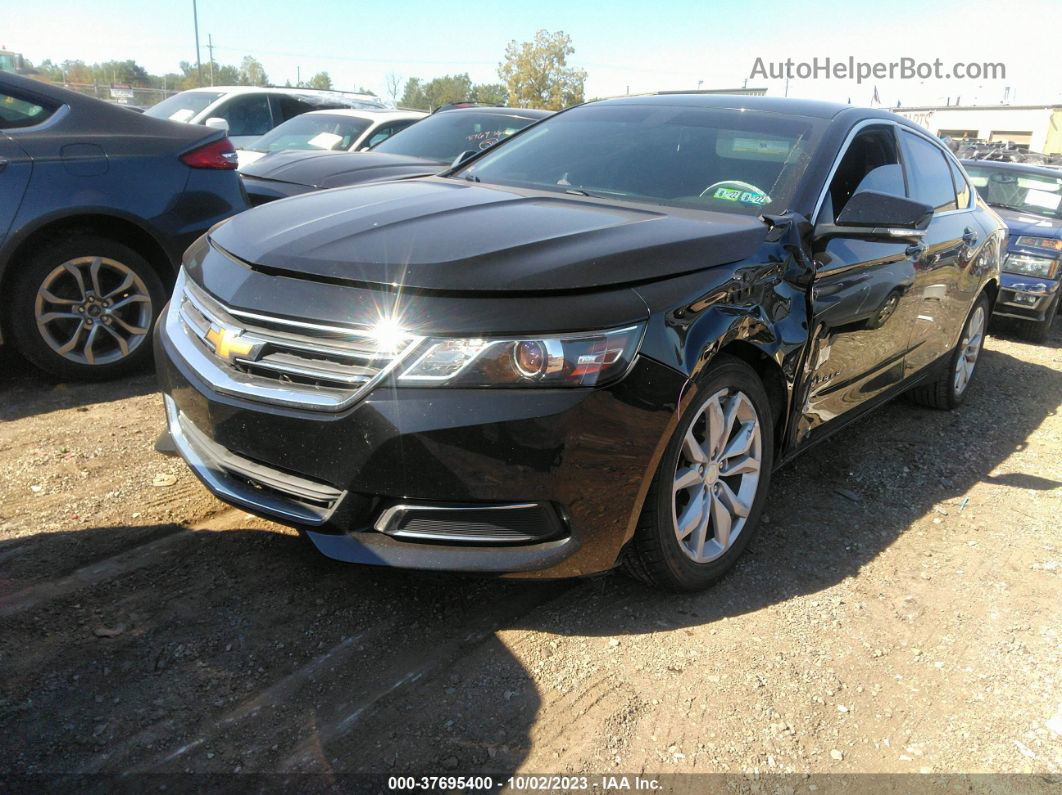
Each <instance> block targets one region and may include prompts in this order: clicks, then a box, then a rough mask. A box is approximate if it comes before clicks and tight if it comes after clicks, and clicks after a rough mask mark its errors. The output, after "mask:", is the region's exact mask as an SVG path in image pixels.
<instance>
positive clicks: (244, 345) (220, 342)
mask: <svg viewBox="0 0 1062 795" xmlns="http://www.w3.org/2000/svg"><path fill="white" fill-rule="evenodd" d="M206 340H207V342H209V343H210V344H211V345H212V346H213V347H214V353H215V354H217V355H218V356H219V357H220V358H222V359H226V360H228V361H230V362H231V361H233V360H234V359H235V358H236V357H237V356H249V355H250V354H251V352H252V351H253V350H254V348H255V346H254V343H253V342H248V341H247V340H243V339H240V332H239V331H233V330H232V329H230V328H219V327H218V326H211V327H210V330H209V331H208V332H207V333H206Z"/></svg>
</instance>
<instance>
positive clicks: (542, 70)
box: [26, 30, 586, 110]
mask: <svg viewBox="0 0 1062 795" xmlns="http://www.w3.org/2000/svg"><path fill="white" fill-rule="evenodd" d="M574 52H575V48H574V47H573V46H572V40H571V37H570V36H569V35H568V34H566V33H564V31H556V32H554V33H550V32H548V31H546V30H540V31H538V32H537V33H536V34H535V38H534V40H532V41H525V42H522V43H517V42H516V41H515V40H514V41H510V42H509V44H508V46H506V48H505V53H504V56H503V58H502V61H501V63H499V64H498V77H499V80H500V82H496V83H479V84H476V83H473V82H472V79H471V78H470V77H469V75H468V73H467V72H464V73H460V74H452V75H443V76H441V77H436V78H433V79H431V80H425V79H422V78H419V77H410V78H408V79H406V80H405V82H404V84H403V81H402V78H401V77H400V76H399V75H397V74H395V73H393V72H391V73H389V74H388V75H387V77H386V83H387V92H388V93H389V94H390V96H391V99H392V100H394V102H395V103H396V104H397V105H399V106H401V107H406V108H416V109H421V110H434V109H435V108H438V107H439V106H441V105H445V104H447V103H450V102H464V101H472V102H481V103H484V104H487V105H505V106H512V107H519V108H544V109H548V110H560V109H561V108H565V107H568V106H570V105H575V104H578V103H580V102H582V101H583V86H584V84H585V82H586V72H585V71H584V70H583V69H578V68H575V67H570V66H568V57H569V56H570V55H572V54H573V53H574ZM26 66H27V71H29V72H30V74H31V75H32V76H36V77H39V78H41V79H44V80H49V81H51V82H55V83H73V84H97V85H125V86H131V87H134V88H155V89H165V90H170V91H183V90H186V89H189V88H198V87H201V86H210V85H218V86H232V85H239V86H267V85H270V81H269V75H268V74H266V71H265V68H264V67H263V66H262V64H261V62H259V61H258V60H257V59H256V58H254V57H253V56H251V55H247V56H245V57H244V58H243V60H242V61H241V62H240V63H239V65H234V64H222V63H218V62H216V61H214V60H210V61H208V62H207V63H205V64H203V65H202V68H199V67H197V65H196V64H194V63H191V62H189V61H181V63H180V71H179V72H169V73H167V74H162V75H154V74H150V73H149V72H148V71H147V70H146V69H145V68H144V67H143V66H141V65H140V64H138V63H137V62H136V61H134V60H126V61H104V62H102V63H93V64H86V63H85V62H84V61H80V60H66V61H61V62H54V61H52V60H51V59H47V60H44V61H42V62H41V63H40V64H39V65H37V66H36V67H34V66H33V65H32V64H29V63H28V62H27V63H26ZM286 85H287V86H288V87H292V85H291V82H290V81H288V82H287V83H286ZM295 87H301V88H317V89H331V88H333V87H334V86H333V83H332V78H331V76H330V75H329V74H328V72H325V71H321V72H317V73H316V74H314V75H312V76H311V77H310V78H309V79H308V80H305V81H300V82H299V83H298V86H295ZM357 90H358V91H359V92H361V93H367V94H372V93H374V92H372V91H369V90H367V89H365V88H362V87H359V88H358V89H357ZM400 91H401V95H400V94H399V92H400Z"/></svg>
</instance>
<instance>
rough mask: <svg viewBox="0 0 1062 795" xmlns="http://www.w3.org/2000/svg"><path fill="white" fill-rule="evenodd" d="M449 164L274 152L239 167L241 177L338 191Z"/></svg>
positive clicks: (376, 154)
mask: <svg viewBox="0 0 1062 795" xmlns="http://www.w3.org/2000/svg"><path fill="white" fill-rule="evenodd" d="M445 166H446V163H439V162H436V161H434V160H426V159H424V158H420V157H407V156H406V155H389V154H385V153H384V152H308V151H304V150H299V149H292V150H288V151H282V152H273V153H271V154H268V155H266V156H265V157H261V158H259V159H258V160H256V161H254V162H253V163H248V164H247V165H243V164H242V163H241V165H240V173H241V174H246V175H247V176H249V177H258V178H259V179H272V180H278V181H280V182H293V183H295V184H297V185H306V186H309V187H311V188H337V187H340V186H343V185H356V184H358V183H360V182H373V181H378V180H381V179H389V178H390V179H393V178H396V177H404V176H411V175H418V176H419V175H428V174H435V173H438V172H439V171H441V170H442V169H443V168H444V167H445Z"/></svg>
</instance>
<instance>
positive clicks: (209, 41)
mask: <svg viewBox="0 0 1062 795" xmlns="http://www.w3.org/2000/svg"><path fill="white" fill-rule="evenodd" d="M207 49H208V50H210V85H214V36H213V35H212V34H210V33H208V34H207Z"/></svg>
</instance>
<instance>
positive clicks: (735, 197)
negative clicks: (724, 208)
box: [712, 188, 741, 202]
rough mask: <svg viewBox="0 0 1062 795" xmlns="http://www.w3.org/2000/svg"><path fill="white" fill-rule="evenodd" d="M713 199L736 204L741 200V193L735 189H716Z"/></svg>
mask: <svg viewBox="0 0 1062 795" xmlns="http://www.w3.org/2000/svg"><path fill="white" fill-rule="evenodd" d="M712 198H713V199H723V200H724V201H728V202H736V201H739V200H740V199H741V191H739V190H734V189H733V188H716V190H715V195H714V196H712Z"/></svg>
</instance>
